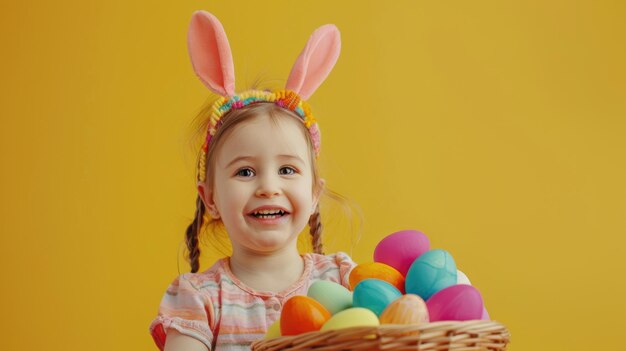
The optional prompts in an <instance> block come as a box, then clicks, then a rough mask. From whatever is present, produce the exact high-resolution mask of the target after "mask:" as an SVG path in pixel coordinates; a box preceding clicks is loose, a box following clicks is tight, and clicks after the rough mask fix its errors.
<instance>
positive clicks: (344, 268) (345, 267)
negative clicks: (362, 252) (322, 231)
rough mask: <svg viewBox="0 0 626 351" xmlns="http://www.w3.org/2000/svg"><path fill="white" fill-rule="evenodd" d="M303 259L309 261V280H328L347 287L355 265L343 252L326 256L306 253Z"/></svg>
mask: <svg viewBox="0 0 626 351" xmlns="http://www.w3.org/2000/svg"><path fill="white" fill-rule="evenodd" d="M305 259H309V260H310V261H311V275H310V279H311V280H330V281H334V282H336V283H339V284H341V285H343V286H346V287H349V278H350V272H351V271H352V268H354V266H356V263H355V262H354V261H353V260H352V258H350V256H349V255H348V254H346V253H345V252H341V251H340V252H336V253H333V254H328V255H320V254H316V253H308V254H306V255H305Z"/></svg>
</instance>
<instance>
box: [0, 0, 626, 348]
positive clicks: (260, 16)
mask: <svg viewBox="0 0 626 351" xmlns="http://www.w3.org/2000/svg"><path fill="white" fill-rule="evenodd" d="M261 4H264V5H261ZM196 9H205V10H209V11H211V12H213V13H214V14H216V15H217V16H218V18H220V19H221V21H222V23H223V24H224V27H225V28H226V31H227V34H228V35H229V37H230V41H231V47H232V49H233V55H234V59H235V70H236V75H237V83H238V86H239V87H245V86H246V85H248V84H250V83H251V82H252V81H253V80H254V79H255V78H257V77H258V76H259V75H261V77H263V78H264V79H267V80H270V81H272V80H273V81H274V82H278V83H280V82H283V81H284V79H285V78H286V76H287V74H288V73H289V70H290V68H291V66H290V65H291V64H292V63H293V60H294V59H295V57H296V56H297V54H298V53H299V52H300V50H301V49H302V47H303V46H304V43H305V41H306V39H307V38H308V36H309V35H310V33H311V32H312V31H313V29H314V28H316V27H317V26H319V25H321V24H324V23H335V24H337V26H338V27H339V28H340V30H341V33H342V39H343V47H342V54H341V56H340V58H339V61H338V63H337V65H336V66H335V69H334V71H333V72H332V73H331V75H330V76H329V78H328V80H327V81H326V82H325V83H324V84H323V85H322V87H321V88H320V89H319V90H318V91H317V93H316V94H315V95H314V96H313V97H312V99H311V100H310V103H311V105H312V106H313V108H314V112H315V114H316V115H317V117H318V119H319V121H320V125H321V128H322V133H323V147H322V158H321V166H322V171H323V175H324V176H325V178H326V179H327V182H328V184H329V185H330V186H331V187H332V188H334V189H335V190H337V191H338V192H340V193H342V194H344V195H346V196H348V197H350V198H352V199H353V200H354V201H355V202H356V203H358V204H359V205H360V207H361V209H362V212H363V218H364V225H363V231H362V235H361V240H360V241H359V242H358V244H357V245H356V246H355V247H354V249H353V250H352V251H351V249H350V247H349V245H348V244H349V242H350V240H348V239H346V238H348V237H349V235H347V232H345V231H344V230H339V229H337V228H336V227H333V225H332V224H331V225H330V226H329V228H328V229H327V232H326V233H327V234H328V237H329V238H330V237H331V236H332V237H334V238H336V239H338V240H336V241H334V242H331V243H330V244H329V245H330V246H329V250H333V251H334V250H343V251H348V252H351V253H352V255H353V257H354V258H355V260H356V261H358V262H366V261H369V260H371V254H372V252H373V249H374V246H375V244H376V243H377V242H378V241H379V240H380V239H381V238H382V237H384V236H385V235H386V234H389V233H391V232H393V231H396V230H400V229H406V228H415V229H420V230H422V231H423V232H424V233H426V234H427V235H428V236H429V237H430V239H431V243H432V247H435V248H444V249H446V250H448V251H449V252H451V253H452V255H453V256H454V257H455V259H456V262H457V264H458V266H459V268H461V269H462V270H463V271H465V272H466V273H467V274H468V276H469V277H470V279H471V280H472V282H473V283H474V285H475V286H477V287H478V288H479V289H480V290H481V291H482V293H483V295H484V298H485V300H486V305H487V307H488V308H489V311H490V313H491V315H492V317H493V318H494V319H496V320H498V321H501V322H502V323H504V324H506V325H507V326H508V327H509V328H510V330H511V332H512V344H511V346H510V350H514V351H516V350H520V351H521V350H583V349H602V348H606V349H609V348H612V349H617V348H620V347H622V345H623V343H624V342H623V334H624V333H623V328H624V322H623V321H624V315H625V314H626V307H625V302H624V301H625V300H624V296H626V284H625V283H624V278H623V275H624V273H623V270H624V267H626V265H625V263H626V260H625V259H624V256H626V249H625V248H624V246H625V244H626V240H625V239H624V237H625V235H626V186H625V185H624V179H626V165H625V162H624V159H625V157H624V155H625V151H626V138H625V134H626V121H625V118H626V102H625V100H626V99H625V97H626V96H625V95H626V94H625V92H626V68H625V65H624V62H626V49H625V48H626V46H625V44H624V43H625V42H626V41H625V35H624V34H625V32H626V22H625V21H624V18H625V16H626V11H625V10H626V8H625V5H624V3H623V2H620V1H580V2H571V1H517V2H512V1H459V2H440V1H437V2H430V1H429V2H425V1H419V2H417V1H402V2H400V1H398V2H392V1H389V2H382V1H378V2H366V1H352V2H347V1H337V0H333V1H298V2H296V1H275V2H273V1H268V2H259V1H254V2H252V1H250V2H246V1H234V2H233V1H220V2H218V1H213V2H211V1H184V2H182V1H169V2H155V1H98V2H93V1H73V2H72V1H55V2H52V1H22V2H3V5H2V11H0V13H1V14H0V16H1V21H0V26H1V30H0V36H1V37H2V55H1V58H0V60H2V61H1V65H0V69H1V78H0V82H1V83H0V86H1V89H2V90H1V93H0V99H1V100H0V101H1V104H0V108H1V118H2V119H1V127H0V155H1V159H0V160H1V165H2V171H1V175H0V177H1V188H0V194H1V195H0V199H1V202H0V204H1V206H2V207H1V208H0V210H1V211H0V213H1V215H0V216H1V222H0V230H1V240H2V241H1V250H2V254H1V255H0V260H1V261H0V266H1V267H2V280H3V282H2V293H1V299H0V301H1V304H2V305H1V310H2V316H1V318H0V320H2V322H1V323H2V325H1V326H2V330H3V335H4V336H3V338H2V339H3V340H2V342H1V344H2V349H5V350H48V351H51V350H94V351H96V350H155V347H154V345H153V344H152V340H151V338H150V336H149V334H148V325H149V323H150V321H151V319H152V318H153V317H154V316H155V315H156V312H157V307H158V304H159V301H160V299H161V297H162V294H163V293H164V291H165V288H166V287H167V285H168V284H169V283H170V282H171V281H172V280H173V279H174V277H175V276H176V275H177V274H179V272H185V271H187V269H188V266H187V265H186V264H185V262H184V261H183V259H182V257H178V255H179V253H180V251H179V248H180V244H181V242H182V241H181V240H182V238H183V231H184V229H185V227H186V225H187V224H188V223H189V221H190V219H191V218H192V216H193V212H194V199H195V193H194V191H195V187H194V153H193V152H192V151H191V149H192V148H191V147H190V146H189V141H188V140H189V138H188V134H189V124H190V122H191V120H192V119H193V117H194V116H195V113H196V112H197V111H198V109H199V108H200V106H201V105H202V103H203V102H204V101H205V99H206V98H207V96H208V95H207V90H206V89H205V88H204V86H203V85H202V84H201V83H200V82H199V81H198V80H197V78H196V77H195V76H194V74H193V73H192V70H191V66H190V63H189V60H188V57H187V48H186V31H187V25H188V22H189V19H190V15H191V13H192V12H193V11H194V10H196ZM276 80H277V81H276ZM194 151H195V150H194ZM344 239H345V240H344ZM205 251H206V250H205ZM217 256H219V255H218V254H213V255H210V256H205V257H204V258H203V261H202V264H203V268H207V267H208V265H209V264H210V263H211V262H212V260H214V258H215V257H217ZM179 264H180V268H179V267H178V265H179ZM620 276H622V278H620Z"/></svg>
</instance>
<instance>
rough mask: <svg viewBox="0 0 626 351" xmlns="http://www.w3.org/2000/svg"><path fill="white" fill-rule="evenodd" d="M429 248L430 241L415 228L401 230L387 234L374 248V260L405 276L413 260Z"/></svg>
mask: <svg viewBox="0 0 626 351" xmlns="http://www.w3.org/2000/svg"><path fill="white" fill-rule="evenodd" d="M428 250H430V241H429V240H428V237H427V236H426V235H424V233H422V232H419V231H417V230H402V231H399V232H395V233H393V234H389V235H387V236H386V237H385V238H383V240H381V241H380V242H379V243H378V245H376V249H374V261H375V262H380V263H384V264H386V265H389V266H391V267H393V268H395V269H396V270H398V272H400V273H402V275H403V276H406V272H407V271H408V270H409V267H411V264H412V263H413V261H415V259H416V258H418V257H419V256H420V255H421V254H423V253H424V252H426V251H428Z"/></svg>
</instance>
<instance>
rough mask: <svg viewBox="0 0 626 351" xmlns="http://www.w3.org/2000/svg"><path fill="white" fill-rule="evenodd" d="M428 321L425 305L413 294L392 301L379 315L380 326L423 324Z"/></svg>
mask: <svg viewBox="0 0 626 351" xmlns="http://www.w3.org/2000/svg"><path fill="white" fill-rule="evenodd" d="M428 321H429V317H428V308H427V307H426V303H425V302H424V300H422V298H421V297H419V296H417V295H414V294H406V295H403V296H402V297H400V298H399V299H397V300H395V301H393V302H392V303H390V304H389V306H387V308H385V310H384V311H383V313H382V314H381V315H380V324H424V323H428Z"/></svg>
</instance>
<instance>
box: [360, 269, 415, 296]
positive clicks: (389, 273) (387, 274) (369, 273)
mask: <svg viewBox="0 0 626 351" xmlns="http://www.w3.org/2000/svg"><path fill="white" fill-rule="evenodd" d="M368 278H376V279H380V280H384V281H386V282H387V283H389V284H391V285H393V286H395V287H396V288H397V289H398V290H400V292H401V293H403V294H404V276H403V275H402V273H400V272H398V271H397V270H396V269H395V268H393V267H391V266H388V265H386V264H384V263H380V262H371V263H362V264H360V265H358V266H356V267H354V268H353V269H352V272H350V289H351V290H354V287H355V286H356V285H357V284H358V283H360V282H361V280H363V279H368Z"/></svg>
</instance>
